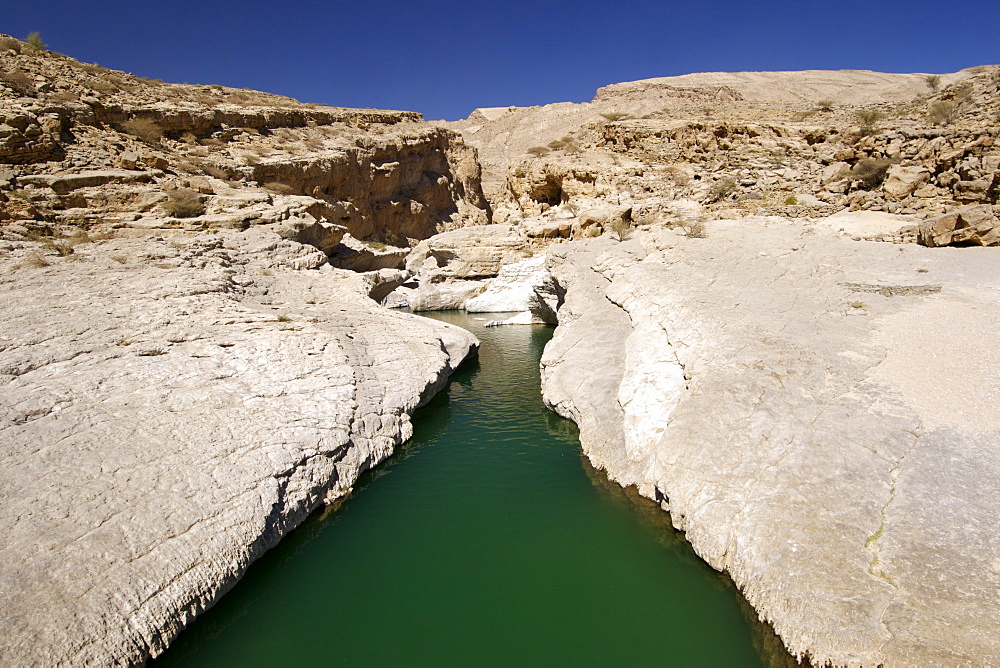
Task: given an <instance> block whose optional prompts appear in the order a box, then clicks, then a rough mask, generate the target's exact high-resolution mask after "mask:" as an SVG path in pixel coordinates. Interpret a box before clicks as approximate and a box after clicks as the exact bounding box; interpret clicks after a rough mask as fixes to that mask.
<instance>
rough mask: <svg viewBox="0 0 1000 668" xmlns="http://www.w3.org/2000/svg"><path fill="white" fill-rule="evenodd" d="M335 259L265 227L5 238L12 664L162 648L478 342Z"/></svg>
mask: <svg viewBox="0 0 1000 668" xmlns="http://www.w3.org/2000/svg"><path fill="white" fill-rule="evenodd" d="M44 253H48V254H47V255H46V254H44ZM324 262H325V256H323V254H322V253H320V252H318V251H316V250H315V249H313V248H311V247H307V246H301V245H299V244H297V243H294V242H291V241H283V240H281V239H280V238H279V237H277V236H276V235H274V234H270V233H266V232H263V231H262V230H259V229H252V230H250V231H248V232H246V233H233V232H229V233H225V234H209V235H203V236H199V237H194V238H174V239H172V240H171V241H169V242H167V241H163V240H149V239H147V240H115V241H109V242H100V243H87V244H79V245H77V246H75V247H74V252H73V254H72V255H68V256H66V257H64V258H59V257H57V256H56V254H55V253H54V252H53V251H51V250H45V247H42V246H41V245H40V244H33V243H20V242H18V243H9V244H6V245H5V248H4V249H3V250H2V252H0V283H2V284H3V287H2V289H0V310H2V312H3V314H4V317H3V318H2V319H0V490H2V491H0V495H2V497H3V503H2V504H0V517H2V519H0V523H2V524H0V525H2V526H3V527H4V531H3V532H2V533H0V598H2V599H3V602H4V603H3V605H2V606H0V664H3V665H112V664H136V663H141V662H143V661H144V660H146V659H148V658H149V657H151V656H156V655H157V654H159V653H160V652H162V651H163V649H164V647H165V646H166V644H167V643H168V642H170V640H171V639H172V638H173V637H174V636H175V635H176V634H177V633H178V632H179V631H180V630H181V629H182V628H183V627H184V626H185V625H186V624H187V623H188V622H189V621H190V620H191V619H192V618H193V617H194V616H195V615H197V614H198V613H200V612H201V611H203V610H204V609H206V608H207V607H208V606H210V605H211V604H212V603H213V602H214V601H215V600H216V599H218V597H219V596H221V595H222V594H223V593H225V592H226V591H227V590H228V589H229V588H230V587H231V586H232V585H233V584H234V583H235V582H236V580H238V579H239V577H240V576H241V575H242V574H243V572H244V571H245V570H246V568H247V566H248V565H249V564H250V562H252V561H253V560H254V559H256V558H257V557H258V556H260V555H261V553H263V552H264V551H265V550H266V549H268V548H269V547H270V546H271V545H273V544H274V543H275V542H276V541H277V540H278V539H279V538H281V536H283V535H284V534H285V533H286V532H288V531H289V530H290V529H292V528H293V527H294V526H296V525H297V524H298V523H299V522H301V521H302V520H303V519H304V518H305V517H306V516H307V515H308V514H309V513H310V512H311V511H312V510H314V509H315V508H317V507H318V506H319V505H321V504H322V503H324V502H330V501H333V500H334V499H336V498H338V497H341V496H343V495H345V494H347V493H349V492H350V490H351V486H352V485H353V484H354V481H355V480H356V478H357V476H358V475H359V474H360V473H361V472H362V471H364V470H366V469H368V468H370V467H372V466H374V465H376V464H377V463H378V462H380V461H382V460H384V459H385V458H386V457H388V456H389V455H390V454H391V453H392V451H393V449H394V448H395V446H396V445H398V444H399V443H400V442H401V441H403V440H404V439H406V438H408V437H409V436H410V435H411V433H412V427H411V426H410V414H411V413H412V412H413V411H414V409H416V408H417V407H418V406H419V405H421V404H422V403H424V402H425V401H427V400H428V399H429V398H430V397H431V396H432V395H433V394H434V393H435V392H436V391H437V390H438V389H439V388H440V387H442V385H443V384H444V382H445V380H446V378H447V376H448V374H449V373H450V372H451V370H452V369H454V368H455V367H456V366H457V365H458V364H459V363H460V362H461V361H462V360H463V359H464V358H465V357H466V356H467V355H469V354H470V353H471V352H472V351H474V349H475V347H476V345H477V342H476V341H475V339H474V337H472V335H470V334H468V333H467V332H465V331H464V330H461V329H459V328H456V327H452V326H448V325H445V324H443V323H439V322H435V321H431V320H428V319H424V318H420V317H418V316H413V315H408V314H401V313H396V312H392V311H388V310H385V309H382V308H380V307H378V306H377V305H376V304H375V303H374V302H373V301H371V300H370V299H369V298H368V297H367V296H366V295H367V294H368V293H369V292H371V291H372V290H373V287H374V286H377V285H378V284H379V281H381V280H382V278H380V277H378V276H365V275H358V274H351V273H350V272H342V271H337V270H333V269H331V268H330V267H329V266H322V265H323V263H324ZM297 266H307V267H308V266H313V267H317V266H318V267H319V268H318V269H314V270H311V271H305V270H297V269H295V268H294V267H297Z"/></svg>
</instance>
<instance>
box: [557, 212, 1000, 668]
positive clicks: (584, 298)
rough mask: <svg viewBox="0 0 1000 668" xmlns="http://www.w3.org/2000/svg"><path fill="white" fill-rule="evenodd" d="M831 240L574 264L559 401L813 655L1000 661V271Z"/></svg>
mask: <svg viewBox="0 0 1000 668" xmlns="http://www.w3.org/2000/svg"><path fill="white" fill-rule="evenodd" d="M822 231H823V228H822V227H803V226H802V225H801V224H796V223H791V222H779V221H777V220H775V219H770V220H759V219H744V220H740V221H713V222H712V223H710V224H709V226H708V231H707V237H706V238H704V239H692V238H685V237H682V236H680V235H678V234H675V233H673V232H669V231H664V232H661V233H656V234H650V235H642V236H640V237H639V238H638V239H637V240H635V241H631V242H629V243H627V244H616V243H613V242H610V241H608V240H605V239H599V240H594V241H593V242H588V243H587V244H586V245H584V246H582V247H580V245H579V244H576V243H574V244H573V245H572V246H570V247H569V248H564V249H563V250H562V251H558V252H557V251H553V252H552V260H551V262H550V266H551V268H552V271H553V274H554V275H555V276H556V277H557V279H559V280H560V282H561V284H562V285H563V287H565V288H566V289H567V291H568V292H567V296H566V305H567V306H570V307H571V308H570V310H569V311H568V312H567V313H566V314H565V317H564V315H563V313H562V312H560V324H559V327H558V329H557V331H556V334H555V336H554V338H553V339H552V341H551V343H550V344H549V346H548V347H547V348H546V352H545V355H544V357H543V360H542V364H543V393H544V397H545V400H546V402H547V403H549V404H550V405H551V406H552V407H553V408H554V409H555V410H556V411H557V412H559V413H560V414H562V415H565V416H567V417H570V418H572V419H574V420H576V421H578V422H579V423H580V426H581V430H580V432H581V441H582V444H583V447H584V451H585V452H586V454H587V455H588V457H589V458H590V459H591V460H592V461H593V462H594V463H595V464H596V465H598V466H600V467H602V468H605V469H606V470H607V471H608V473H609V475H610V477H611V478H612V479H614V480H616V481H618V482H619V483H621V484H623V485H635V486H636V487H637V489H638V490H639V492H640V493H642V494H643V495H645V496H647V497H650V498H652V499H654V500H656V501H658V502H659V503H660V505H661V506H662V507H663V508H664V509H665V510H669V512H670V514H671V518H672V520H673V522H674V525H675V526H676V527H678V528H679V529H681V530H683V531H685V533H686V535H687V537H688V539H689V540H690V541H691V544H692V545H693V547H694V548H695V550H696V551H697V552H698V554H699V555H701V556H702V557H703V558H704V559H705V560H706V561H707V562H708V563H710V564H711V565H712V566H714V567H715V568H718V569H720V570H722V569H724V570H726V571H728V572H729V573H730V574H731V575H732V577H733V580H734V581H735V582H736V584H737V585H738V586H739V587H740V589H741V590H742V591H743V593H744V595H745V596H746V597H747V599H748V600H749V602H750V603H751V604H752V605H753V606H754V607H755V608H756V609H757V611H758V612H759V613H760V614H761V616H762V617H764V618H766V619H768V620H769V621H771V623H772V624H773V626H774V629H775V631H776V632H777V633H778V634H779V635H780V636H781V637H782V639H783V640H784V642H785V644H786V645H787V646H788V648H789V650H790V651H791V652H792V653H794V654H798V655H809V656H811V657H812V658H813V660H814V661H815V662H816V663H824V662H832V663H834V664H837V665H841V664H843V665H914V664H921V665H930V664H935V665H936V664H941V665H958V664H962V665H965V664H976V665H980V664H987V665H989V664H993V663H997V662H1000V639H998V636H997V634H996V629H997V628H1000V599H998V598H997V596H996V593H997V591H1000V540H998V537H1000V520H998V517H1000V501H998V500H997V498H996V495H995V494H994V493H993V492H994V491H995V490H996V488H997V485H998V483H1000V480H998V476H997V471H1000V447H998V446H1000V425H998V424H997V422H998V420H997V418H996V417H995V416H996V414H997V412H996V401H997V399H998V396H997V394H998V389H997V388H998V387H1000V351H998V349H997V347H996V346H994V345H990V344H989V343H987V342H989V341H996V340H997V338H998V337H1000V303H998V302H997V299H996V295H997V294H1000V264H998V263H997V259H996V256H995V251H994V250H993V249H984V248H978V249H977V248H965V249H928V248H924V247H920V246H917V245H910V244H907V245H893V244H884V243H873V242H852V241H848V240H844V239H836V238H832V237H831V236H827V235H826V234H823V233H817V232H822ZM928 286H933V287H939V288H940V289H939V290H935V289H928ZM876 288H877V289H876ZM564 308H565V307H564ZM614 311H617V314H615V313H614ZM601 314H603V315H601ZM609 327H611V328H612V329H611V330H610V331H609V330H608V328H609ZM614 332H618V334H615V333H614ZM972 342H975V343H974V344H973V345H972V346H971V347H970V345H969V344H970V343H972ZM597 370H600V372H598V371H597Z"/></svg>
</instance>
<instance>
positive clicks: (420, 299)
mask: <svg viewBox="0 0 1000 668" xmlns="http://www.w3.org/2000/svg"><path fill="white" fill-rule="evenodd" d="M485 288H486V282H485V281H468V280H463V279H448V280H444V281H440V282H425V281H421V282H420V284H419V286H418V287H417V289H416V292H415V293H414V294H413V296H412V297H411V299H410V308H411V309H413V310H414V311H452V310H455V309H462V308H465V303H466V302H467V301H468V300H469V299H471V298H473V297H475V296H476V295H478V294H479V293H480V292H482V291H483V290H484V289H485Z"/></svg>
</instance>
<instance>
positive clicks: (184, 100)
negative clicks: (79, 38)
mask: <svg viewBox="0 0 1000 668" xmlns="http://www.w3.org/2000/svg"><path fill="white" fill-rule="evenodd" d="M2 165H6V166H2ZM178 197H182V198H185V199H186V200H187V203H188V206H187V207H181V206H178V205H177V204H176V200H177V199H178ZM288 218H298V219H302V220H304V221H308V222H323V223H330V224H338V225H343V226H344V227H346V228H347V231H348V232H350V233H351V235H352V236H354V237H356V238H359V239H362V240H368V241H373V242H389V243H393V244H395V245H397V246H402V247H406V246H407V245H408V244H410V243H415V242H416V241H419V240H420V239H425V238H427V237H429V236H431V235H433V234H435V233H436V232H440V231H444V230H446V229H452V228H455V227H461V226H463V225H466V224H482V223H486V222H488V221H489V208H488V205H487V204H486V201H485V199H484V198H483V194H482V188H481V186H480V171H479V165H478V162H477V160H476V154H475V151H474V150H473V149H471V148H470V147H468V146H466V145H465V144H463V143H462V142H461V140H460V139H459V138H458V136H457V135H456V134H455V133H454V132H450V131H448V130H444V129H441V128H433V127H430V126H428V125H427V124H425V123H423V122H422V121H421V120H420V116H419V114H414V113H412V112H398V111H380V110H371V109H340V108H333V107H322V106H318V105H304V104H300V103H298V102H296V101H294V100H291V99H288V98H282V97H279V96H274V95H267V94H264V93H257V92H254V91H244V90H234V89H225V88H223V87H221V86H188V85H171V84H164V83H162V82H156V81H150V80H144V79H138V78H136V77H133V76H131V75H127V74H125V73H121V72H111V71H108V70H105V69H103V68H100V67H96V66H91V65H86V64H83V63H77V62H76V61H73V60H72V59H69V58H66V57H64V56H59V55H57V54H29V53H26V52H25V53H16V52H15V51H11V50H8V51H5V52H0V224H2V223H3V222H4V221H7V222H8V224H10V223H12V222H15V223H16V222H17V221H24V222H20V223H17V224H19V225H21V226H22V227H25V226H26V227H27V228H29V229H34V230H36V231H38V232H40V233H51V232H54V231H57V230H56V229H55V228H53V226H56V227H58V226H59V225H71V226H74V227H77V228H78V227H84V228H87V229H88V230H92V231H95V232H99V233H100V232H107V231H108V230H110V229H123V228H127V229H144V230H150V229H157V228H172V229H178V228H179V229H186V230H191V231H194V230H201V229H206V228H218V227H240V228H245V227H247V226H250V225H255V224H269V223H273V222H277V221H281V220H285V219H288Z"/></svg>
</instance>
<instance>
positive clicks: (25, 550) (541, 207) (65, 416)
mask: <svg viewBox="0 0 1000 668" xmlns="http://www.w3.org/2000/svg"><path fill="white" fill-rule="evenodd" d="M998 137H1000V67H998V66H981V67H974V68H971V69H966V70H962V71H960V72H955V73H945V74H927V73H913V74H888V73H878V72H871V71H854V70H851V71H798V72H742V73H704V74H690V75H685V76H679V77H669V78H660V79H647V80H643V81H634V82H628V83H620V84H616V85H611V86H607V87H604V88H601V89H600V90H598V91H596V94H595V97H594V98H593V100H592V101H591V102H588V103H582V104H577V103H569V102H558V103H553V104H548V105H545V106H537V107H499V108H496V107H492V108H482V109H478V110H476V111H474V112H473V113H472V114H471V115H470V116H469V117H468V118H467V119H465V120H462V121H457V122H444V121H430V122H429V121H426V120H424V119H423V118H422V117H421V116H420V115H419V114H417V113H413V112H407V111H384V110H375V109H347V108H339V107H327V106H322V105H316V104H303V103H300V102H297V101H296V100H293V99H290V98H286V97H281V96H278V95H272V94H268V93H262V92H257V91H250V90H245V89H233V88H226V87H223V86H213V85H209V86H201V85H188V84H171V83H164V82H162V81H157V80H150V79H142V78H139V77H135V76H133V75H130V74H127V73H125V72H120V71H115V70H110V69H106V68H103V67H100V66H97V65H89V64H86V63H81V62H78V61H76V60H74V59H72V58H70V57H68V56H64V55H61V54H57V53H54V52H52V51H49V50H47V49H46V48H45V47H44V45H42V44H40V43H36V42H32V41H28V42H22V41H19V40H17V39H14V38H12V37H7V36H0V284H2V286H3V289H2V290H0V313H2V317H0V419H2V422H0V462H2V466H0V495H2V498H3V503H2V505H0V523H2V524H0V526H2V527H3V531H2V532H0V593H2V598H3V600H4V602H5V604H4V605H3V606H2V608H0V663H3V664H5V665H8V664H9V665H82V664H96V665H108V664H141V663H144V662H146V661H148V660H150V659H153V658H155V657H157V656H159V655H160V654H162V653H163V652H164V651H165V650H166V648H167V647H168V645H169V644H170V643H171V641H172V640H174V639H175V638H176V637H177V635H178V634H179V633H180V632H181V631H182V630H183V629H184V628H185V626H187V625H188V624H190V623H191V621H192V620H193V619H194V618H195V617H196V616H198V615H199V614H201V613H202V612H204V611H205V610H207V609H208V608H209V607H211V606H212V605H213V604H214V603H216V602H217V601H218V600H219V599H220V598H221V597H223V596H224V595H225V594H226V592H228V591H229V590H230V589H231V588H232V587H233V586H234V585H235V584H236V583H237V582H238V581H239V579H240V578H241V576H243V575H244V573H245V572H246V570H247V568H248V567H249V565H250V564H251V563H252V562H254V561H255V560H256V559H257V558H258V557H260V556H261V555H262V554H263V553H264V552H265V551H267V550H268V549H269V548H270V547H272V546H274V545H275V544H276V543H277V542H278V541H280V540H281V539H282V537H283V536H285V535H287V534H288V533H289V532H291V531H293V530H294V529H295V527H296V526H298V525H300V524H301V523H302V522H303V521H304V520H305V519H306V518H307V517H308V516H309V515H310V514H311V513H313V512H315V511H316V510H317V509H320V508H322V507H324V506H329V505H331V504H336V503H338V502H339V501H340V500H341V499H343V498H344V497H346V496H347V495H349V494H350V493H351V491H352V488H353V486H354V485H355V483H356V481H357V479H358V476H359V475H361V474H362V473H364V472H365V471H368V470H370V469H372V468H374V467H377V466H378V465H379V464H380V463H381V462H383V461H384V460H386V458H388V457H389V456H390V455H392V453H393V452H394V451H395V450H396V448H398V447H399V446H400V444H401V443H403V442H404V441H406V440H407V439H408V438H409V437H410V436H411V435H412V426H411V416H412V415H413V414H414V412H415V411H418V410H419V409H420V407H421V406H424V405H425V404H427V402H429V401H430V400H431V398H432V397H433V396H434V395H435V393H437V392H438V391H440V390H441V389H442V388H444V387H445V386H446V385H447V382H448V378H449V376H450V375H451V373H452V372H453V371H454V370H455V369H457V368H458V367H459V365H460V364H461V363H462V362H463V360H466V359H467V358H470V357H473V356H475V355H476V350H477V348H478V346H479V342H478V341H477V340H476V338H475V337H474V336H473V335H472V334H470V333H469V332H467V331H465V330H464V329H462V328H459V327H456V326H453V325H449V324H446V323H443V322H439V321H434V320H431V319H428V318H423V317H421V316H419V315H417V314H416V313H414V312H419V311H433V310H451V309H460V310H466V311H468V312H471V313H502V314H503V315H502V316H497V319H496V320H495V322H493V323H491V324H495V325H496V326H552V325H554V326H555V327H556V329H555V334H554V336H553V338H552V340H551V341H550V342H549V343H548V345H547V346H546V348H545V352H544V354H543V356H542V360H541V388H540V391H541V394H542V398H543V400H544V402H545V403H546V405H547V406H548V407H549V408H550V409H551V410H552V411H555V412H556V413H558V414H559V415H561V416H563V417H566V418H569V419H570V420H572V421H573V422H575V423H576V424H577V425H578V426H579V430H580V445H581V447H582V451H583V453H584V455H585V456H586V457H587V458H588V460H589V461H590V462H591V463H592V464H593V466H594V467H596V468H597V469H600V470H602V471H604V472H605V474H606V476H607V478H608V479H609V480H611V481H613V482H614V483H617V484H618V485H621V486H623V487H628V488H630V489H632V490H634V491H635V492H636V493H638V494H639V495H641V496H643V497H646V498H648V499H651V500H652V501H654V502H655V503H656V504H658V505H659V507H660V508H661V509H662V511H663V513H665V514H669V519H670V521H671V522H672V524H673V526H674V527H676V528H677V529H678V530H680V531H682V532H683V533H684V536H685V537H686V539H687V540H688V541H689V542H690V544H691V546H692V548H693V549H694V551H695V552H696V553H697V554H698V555H699V556H700V557H701V558H702V559H704V561H705V562H707V563H708V564H709V565H711V566H712V567H713V568H715V569H717V570H719V571H724V572H725V573H727V574H728V575H729V577H731V578H732V581H733V582H734V583H735V585H736V586H737V587H738V589H739V590H740V592H742V595H743V596H744V597H745V598H746V600H747V601H748V602H749V604H750V605H751V606H752V607H753V608H754V610H755V611H756V614H757V615H758V616H759V617H760V618H761V619H762V620H764V621H766V622H767V623H769V624H770V625H771V626H772V627H773V629H774V631H775V632H776V633H777V635H778V636H779V637H780V639H781V641H782V642H783V643H784V645H785V648H786V649H787V651H788V652H789V653H790V654H791V655H792V656H794V657H796V658H797V659H800V660H802V661H804V662H811V663H814V664H817V665H821V664H831V665H851V666H856V665H860V666H877V665H887V666H888V665H895V666H901V665H992V664H994V663H997V662H1000V639H998V636H997V634H996V629H997V628H998V627H1000V601H998V599H997V596H996V594H997V591H998V590H1000V521H998V519H997V518H998V517H1000V502H998V501H997V500H996V495H995V491H996V490H997V489H998V487H1000V449H998V446H1000V413H998V411H997V409H996V405H997V398H998V394H1000V351H998V349H997V345H996V342H997V341H998V340H1000V262H998V261H997V257H998V256H997V253H998V252H1000V249H998V248H997V246H1000V221H998V215H1000V203H998V199H1000V143H998V141H1000V139H998Z"/></svg>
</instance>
